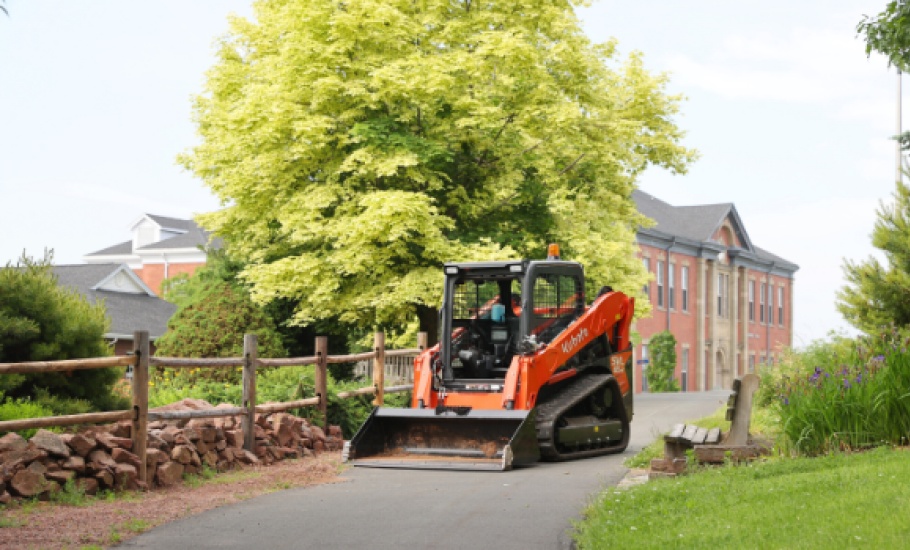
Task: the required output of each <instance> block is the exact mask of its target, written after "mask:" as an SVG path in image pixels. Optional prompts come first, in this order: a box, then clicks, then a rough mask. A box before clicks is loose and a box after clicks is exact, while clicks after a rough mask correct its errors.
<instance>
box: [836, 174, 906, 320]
mask: <svg viewBox="0 0 910 550" xmlns="http://www.w3.org/2000/svg"><path fill="white" fill-rule="evenodd" d="M896 185H897V189H896V191H895V193H894V204H893V205H886V204H884V203H882V204H881V205H880V206H879V209H878V212H877V216H878V219H877V220H876V222H875V228H874V229H873V231H872V245H873V246H874V247H875V248H877V249H879V250H881V251H882V252H883V253H884V256H885V261H886V264H885V265H883V264H882V263H880V262H879V261H878V260H877V259H876V258H874V257H870V258H869V259H868V260H866V261H864V262H851V261H849V260H847V261H845V263H844V276H845V278H846V280H847V285H846V286H844V287H843V288H842V289H841V290H840V291H839V292H838V294H837V309H838V310H839V311H840V312H841V314H842V315H843V316H844V319H846V320H847V322H849V323H850V324H852V325H853V326H855V327H856V328H858V329H860V330H862V331H863V332H865V333H866V334H876V333H877V332H879V331H880V330H882V329H883V328H884V327H889V326H891V325H892V324H893V325H896V326H898V327H910V300H907V296H908V294H910V188H908V187H907V186H906V185H905V184H904V183H902V182H897V184H896Z"/></svg>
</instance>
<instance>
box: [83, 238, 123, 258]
mask: <svg viewBox="0 0 910 550" xmlns="http://www.w3.org/2000/svg"><path fill="white" fill-rule="evenodd" d="M132 253H133V241H131V240H130V241H124V242H122V243H119V244H115V245H114V246H109V247H107V248H102V249H101V250H97V251H95V252H91V253H89V254H86V256H123V255H124V254H126V255H129V254H132Z"/></svg>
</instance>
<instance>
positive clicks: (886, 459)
mask: <svg viewBox="0 0 910 550" xmlns="http://www.w3.org/2000/svg"><path fill="white" fill-rule="evenodd" d="M907 458H908V457H907V452H906V450H902V449H897V450H892V449H880V450H876V451H874V452H869V453H853V454H834V455H831V456H826V457H820V458H812V459H808V458H799V459H788V460H771V461H767V462H759V463H752V464H749V465H747V466H741V467H732V468H708V469H704V470H701V471H699V472H698V473H695V474H692V475H686V476H682V477H678V478H673V479H666V480H653V481H650V482H648V483H647V484H644V485H639V486H637V487H631V488H629V489H627V490H618V489H616V488H610V489H607V490H606V491H605V492H604V493H602V494H601V495H600V497H599V498H598V499H597V500H596V501H595V502H594V503H593V504H591V505H590V506H588V508H587V509H586V510H585V511H584V513H583V517H584V518H585V519H584V520H582V521H580V522H579V523H578V524H576V525H575V533H574V538H575V542H576V544H577V547H578V548H579V549H580V550H596V549H606V548H794V547H798V548H804V549H822V550H823V549H829V548H899V547H903V546H905V545H906V542H905V541H906V540H907V537H908V536H910V527H908V525H907V522H906V520H905V518H906V516H907V514H908V513H910V501H908V500H907V499H906V493H907V489H906V484H905V483H904V482H903V480H905V479H906V478H907V476H910V461H908V460H907ZM796 541H798V542H796Z"/></svg>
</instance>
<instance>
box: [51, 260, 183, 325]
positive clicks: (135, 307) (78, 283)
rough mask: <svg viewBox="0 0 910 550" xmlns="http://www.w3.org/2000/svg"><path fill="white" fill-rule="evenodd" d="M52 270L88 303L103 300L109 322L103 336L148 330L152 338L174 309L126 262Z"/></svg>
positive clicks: (61, 283)
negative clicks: (106, 331) (156, 294)
mask: <svg viewBox="0 0 910 550" xmlns="http://www.w3.org/2000/svg"><path fill="white" fill-rule="evenodd" d="M53 272H54V275H55V276H56V277H57V282H58V284H60V285H61V286H65V287H69V288H72V289H73V290H75V291H76V292H79V293H80V294H82V295H83V296H85V298H86V299H87V300H88V301H89V303H92V304H97V303H102V302H103V303H104V307H105V310H106V312H107V316H108V318H109V319H110V321H111V326H110V329H109V332H108V333H107V334H105V337H106V338H132V337H133V333H134V332H135V331H137V330H147V331H148V332H149V338H150V339H152V340H155V339H157V338H158V337H159V336H161V335H162V334H164V332H165V330H167V322H168V320H169V319H170V318H171V316H172V315H174V313H175V312H176V311H177V306H175V305H174V304H172V303H170V302H167V301H165V300H162V299H161V298H158V297H157V296H155V293H154V292H152V291H151V290H150V289H149V288H148V286H146V284H145V283H143V282H142V280H141V279H140V278H139V277H138V276H137V275H136V274H135V273H134V272H133V270H131V269H130V268H129V267H128V266H127V265H125V264H83V265H58V266H54V267H53Z"/></svg>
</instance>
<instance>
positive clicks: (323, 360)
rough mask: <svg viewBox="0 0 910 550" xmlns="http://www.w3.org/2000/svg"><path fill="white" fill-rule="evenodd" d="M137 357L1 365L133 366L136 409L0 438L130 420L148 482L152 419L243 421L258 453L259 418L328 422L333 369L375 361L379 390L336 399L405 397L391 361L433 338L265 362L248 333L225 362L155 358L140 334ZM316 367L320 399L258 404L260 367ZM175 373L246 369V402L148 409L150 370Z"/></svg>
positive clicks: (5, 370)
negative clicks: (304, 413)
mask: <svg viewBox="0 0 910 550" xmlns="http://www.w3.org/2000/svg"><path fill="white" fill-rule="evenodd" d="M133 342H134V349H133V352H132V355H128V356H117V357H95V358H88V359H70V360H65V361H32V362H27V363H0V375H2V374H26V373H37V372H65V371H74V370H84V369H101V368H109V367H126V366H132V367H133V377H132V383H131V390H132V392H131V393H132V404H131V408H130V410H125V411H109V412H97V413H86V414H73V415H66V416H47V417H41V418H26V419H19V420H8V421H0V433H3V432H13V431H17V430H25V429H30V428H46V427H52V426H74V425H79V424H97V423H104V422H116V421H119V420H130V421H132V424H133V429H132V439H133V452H134V453H135V454H136V455H137V456H138V457H139V464H140V471H139V479H145V477H146V438H147V429H148V422H149V421H150V420H182V419H193V418H215V417H224V416H240V418H241V426H242V429H243V442H244V448H245V449H246V450H248V451H253V450H254V449H253V445H254V442H255V439H254V435H253V434H254V431H253V426H254V422H255V415H256V413H261V414H270V413H274V412H279V411H286V410H289V409H297V408H302V407H318V408H319V416H320V417H321V419H322V421H323V423H325V422H326V420H327V417H326V413H327V405H328V399H327V396H328V387H327V386H328V385H327V380H328V376H327V366H328V365H329V364H337V363H353V362H357V361H365V360H372V361H373V385H372V386H368V387H364V388H359V389H356V390H348V391H343V392H339V393H338V394H337V396H336V397H338V398H340V399H348V398H351V397H356V396H360V395H371V394H375V395H376V398H375V400H374V401H373V404H374V405H377V406H381V405H382V404H383V397H384V395H385V394H386V393H395V392H403V391H408V390H410V389H411V386H410V385H398V386H390V387H385V374H384V373H385V358H386V357H405V356H408V355H417V354H419V353H420V352H422V351H423V350H425V349H426V347H427V334H426V333H424V332H421V333H420V334H418V335H417V346H418V347H417V348H414V349H403V350H386V349H385V335H384V334H383V333H381V332H378V333H376V335H375V337H374V346H373V351H370V352H365V353H357V354H353V355H328V353H327V352H328V339H327V338H326V337H325V336H319V337H317V338H316V347H315V349H316V355H314V356H312V357H292V358H286V359H260V358H259V357H258V345H257V341H256V335H255V334H247V335H245V336H244V339H243V348H244V349H243V356H242V357H220V358H213V359H194V358H185V357H151V355H150V353H149V351H150V346H149V335H148V332H147V331H137V332H136V333H134V336H133ZM304 365H315V386H316V387H315V393H316V396H315V397H310V398H306V399H298V400H295V401H287V402H284V403H268V404H264V405H257V404H256V370H257V369H258V368H259V367H288V366H304ZM150 366H152V367H157V366H162V367H171V368H224V367H241V368H242V369H243V375H242V379H241V383H242V385H243V386H242V387H243V397H242V401H243V402H242V403H241V405H240V406H239V407H229V408H227V407H226V408H220V409H207V410H199V411H155V410H149V407H148V390H149V367H150Z"/></svg>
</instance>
